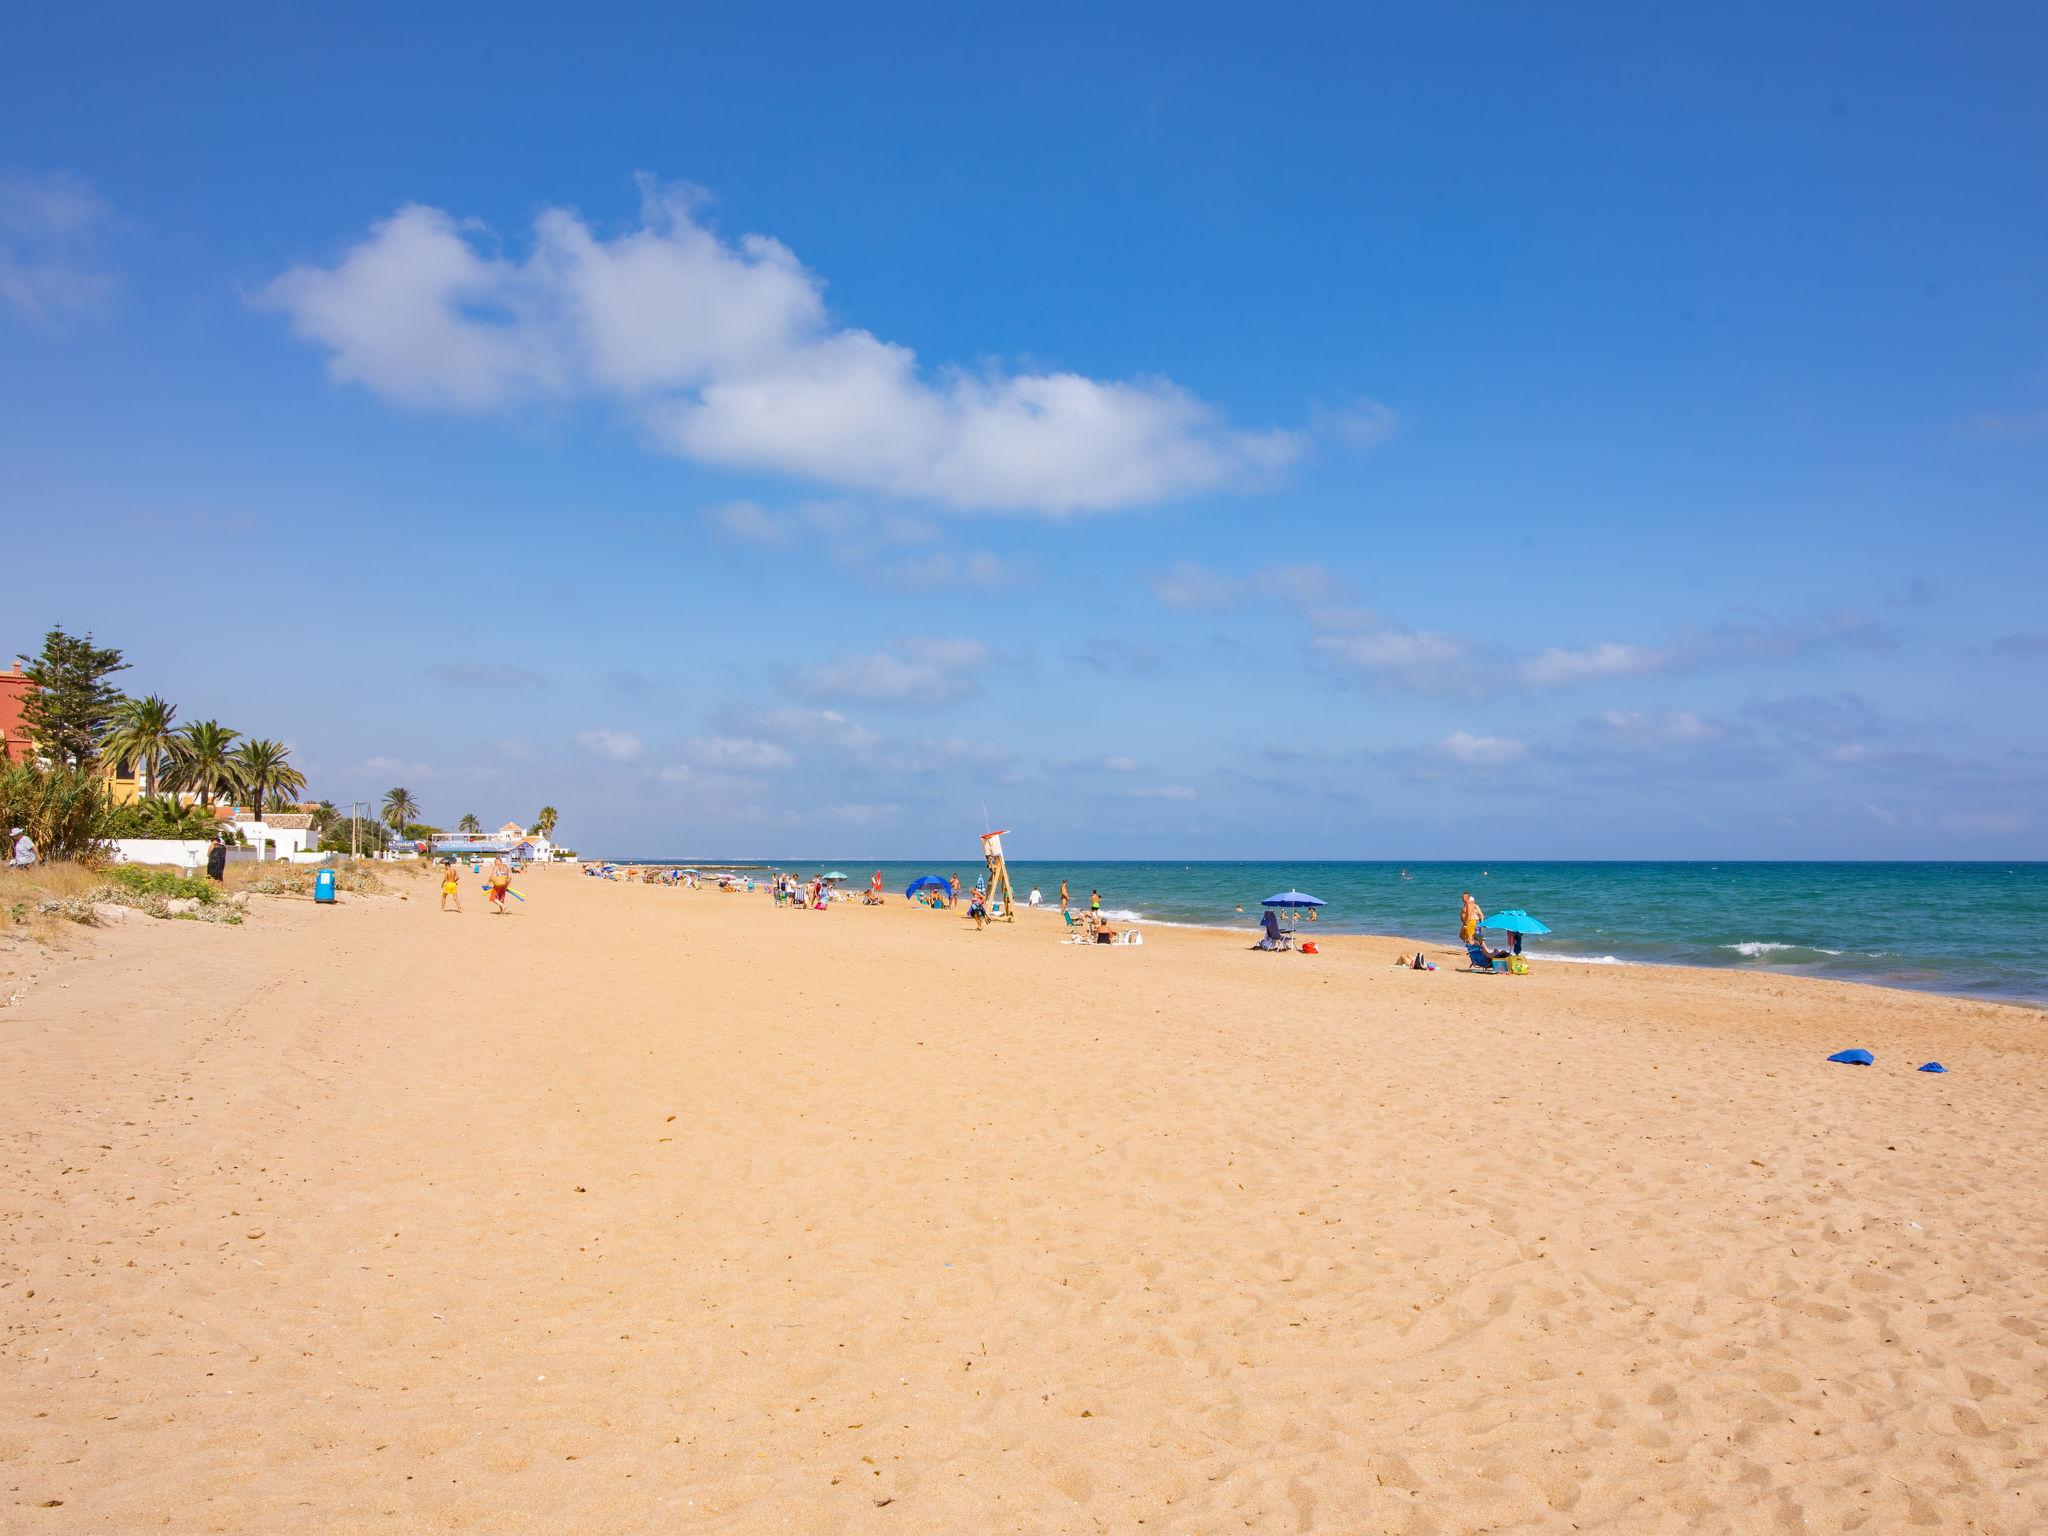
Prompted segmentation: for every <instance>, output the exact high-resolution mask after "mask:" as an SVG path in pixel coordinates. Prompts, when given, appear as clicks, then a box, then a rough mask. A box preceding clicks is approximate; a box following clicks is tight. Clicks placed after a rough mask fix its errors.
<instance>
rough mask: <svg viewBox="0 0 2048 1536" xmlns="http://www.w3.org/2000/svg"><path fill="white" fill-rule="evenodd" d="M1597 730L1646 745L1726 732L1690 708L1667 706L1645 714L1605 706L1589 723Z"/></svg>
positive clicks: (1680, 742)
mask: <svg viewBox="0 0 2048 1536" xmlns="http://www.w3.org/2000/svg"><path fill="white" fill-rule="evenodd" d="M1589 723H1590V724H1591V726H1592V727H1593V729H1594V730H1596V731H1597V732H1599V733H1600V734H1602V735H1604V736H1608V737H1611V738H1613V739H1615V740H1617V741H1628V742H1637V743H1644V744H1660V743H1669V744H1673V745H1680V746H1682V745H1685V744H1687V743H1690V742H1697V741H1708V740H1711V739H1713V738H1714V737H1717V736H1721V735H1723V734H1725V731H1724V728H1723V727H1721V726H1719V725H1717V724H1715V723H1714V722H1712V721H1710V720H1704V719H1702V718H1700V716H1698V715H1697V714H1694V713H1693V712H1692V711H1691V710H1689V709H1667V710H1662V711H1658V712H1655V713H1650V714H1644V713H1640V712H1638V711H1634V710H1620V709H1605V710H1602V711H1601V712H1600V713H1599V714H1597V715H1595V716H1594V717H1593V719H1592V720H1591V721H1590V722H1589Z"/></svg>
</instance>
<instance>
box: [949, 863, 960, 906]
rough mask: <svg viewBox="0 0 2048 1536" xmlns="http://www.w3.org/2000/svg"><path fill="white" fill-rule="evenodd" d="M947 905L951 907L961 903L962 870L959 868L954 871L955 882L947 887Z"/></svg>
mask: <svg viewBox="0 0 2048 1536" xmlns="http://www.w3.org/2000/svg"><path fill="white" fill-rule="evenodd" d="M946 905H947V906H949V907H957V906H959V905H960V871H958V870H957V869H956V870H954V871H953V883H952V884H951V885H949V886H947V887H946Z"/></svg>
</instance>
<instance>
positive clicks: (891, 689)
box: [789, 639, 988, 704]
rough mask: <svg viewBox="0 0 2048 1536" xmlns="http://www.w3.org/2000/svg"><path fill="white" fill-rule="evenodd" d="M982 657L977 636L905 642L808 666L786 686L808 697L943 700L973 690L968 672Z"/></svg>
mask: <svg viewBox="0 0 2048 1536" xmlns="http://www.w3.org/2000/svg"><path fill="white" fill-rule="evenodd" d="M987 659H988V647H986V646H984V645H983V644H981V642H980V641H978V640H946V639H926V640H910V641H906V642H904V643H903V644H902V645H901V646H900V647H899V648H898V651H897V652H894V653H892V652H888V651H875V652H872V653H871V654H868V655H865V656H847V657H842V658H841V659H840V660H838V661H833V662H827V663H825V664H824V665H822V666H817V667H811V668H808V669H806V670H804V671H802V672H799V673H797V674H795V675H794V676H793V677H792V678H790V680H789V687H790V689H791V691H792V692H794V693H797V694H801V695H803V696H804V697H807V698H814V699H828V698H839V699H864V700H867V701H869V702H871V703H882V704H943V703H947V702H949V701H950V700H953V699H958V698H962V697H964V696H965V695H967V694H970V693H972V692H974V690H975V682H974V679H973V677H972V676H971V675H970V674H971V673H972V672H973V671H974V670H975V669H977V668H978V667H980V666H981V665H982V664H983V663H984V662H985V661H987Z"/></svg>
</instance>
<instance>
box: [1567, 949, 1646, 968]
mask: <svg viewBox="0 0 2048 1536" xmlns="http://www.w3.org/2000/svg"><path fill="white" fill-rule="evenodd" d="M1543 958H1544V959H1546V960H1569V961H1570V962H1571V963H1572V964H1573V965H1637V964H1640V963H1641V962H1639V961H1635V960H1624V959H1622V958H1621V957H1620V956H1619V955H1561V954H1559V953H1558V952H1557V951H1556V950H1554V949H1546V950H1545V951H1544V952H1543Z"/></svg>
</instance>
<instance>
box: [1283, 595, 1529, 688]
mask: <svg viewBox="0 0 2048 1536" xmlns="http://www.w3.org/2000/svg"><path fill="white" fill-rule="evenodd" d="M1311 622H1312V623H1313V624H1314V625H1315V626H1316V627H1317V628H1318V629H1319V630H1321V631H1322V632H1321V633H1319V634H1317V635H1316V636H1315V638H1314V639H1313V640H1311V641H1310V642H1309V644H1310V648H1311V649H1312V650H1314V651H1315V652H1316V653H1318V654H1319V655H1323V656H1327V657H1329V658H1330V660H1331V661H1333V662H1335V663H1336V664H1337V665H1338V666H1340V667H1341V668H1343V669H1344V670H1346V671H1348V672H1351V673H1353V674H1355V675H1357V676H1359V677H1361V678H1362V679H1364V680H1365V681H1367V682H1371V683H1375V684H1379V685H1382V686H1386V687H1392V688H1401V689H1406V690H1409V691H1411V692H1415V693H1432V694H1443V695H1449V696H1461V695H1462V696H1470V695H1475V694H1480V693H1485V692H1489V691H1491V690H1492V688H1493V687H1495V686H1497V685H1496V684H1495V683H1494V681H1493V679H1492V676H1491V669H1490V668H1489V666H1488V665H1487V664H1486V662H1485V660H1484V659H1483V658H1481V657H1479V656H1477V655H1475V653H1474V652H1473V650H1472V648H1471V647H1470V646H1469V645H1467V644H1466V643H1465V642H1464V641H1463V640H1460V639H1459V638H1458V637H1457V636H1455V635H1448V634H1444V633H1443V632H1441V631H1439V630H1433V629H1409V628H1407V627H1406V626H1404V625H1400V624H1394V623H1389V622H1385V621H1382V620H1381V619H1379V618H1378V617H1377V616H1375V615H1373V614H1370V613H1364V612H1360V611H1357V610H1353V609H1331V608H1325V609H1319V610H1317V611H1316V612H1315V613H1314V614H1313V615H1311Z"/></svg>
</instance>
